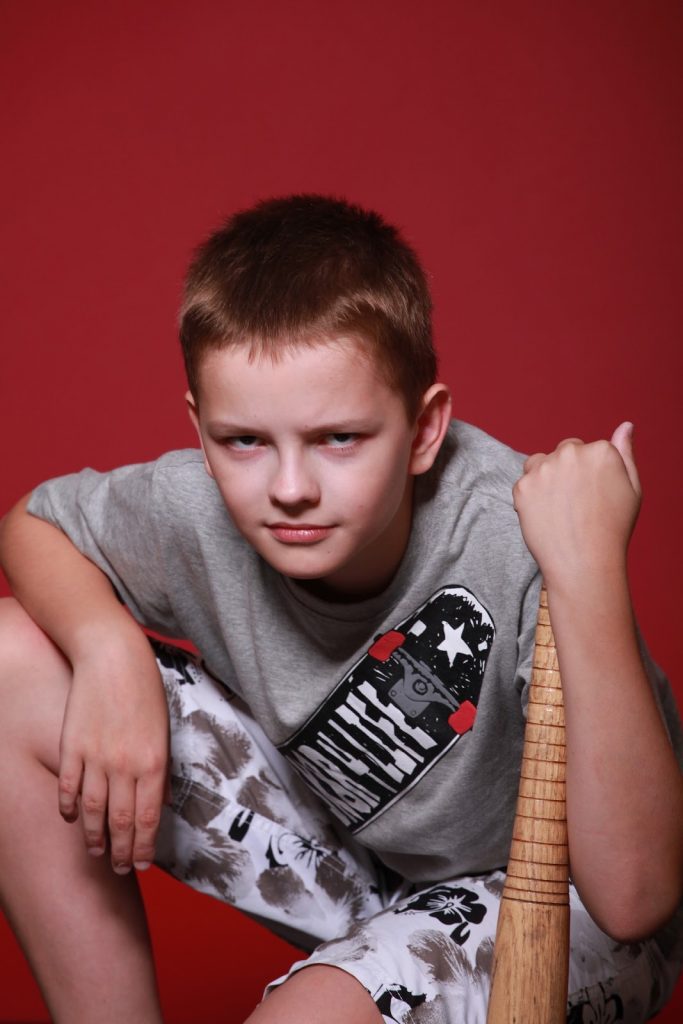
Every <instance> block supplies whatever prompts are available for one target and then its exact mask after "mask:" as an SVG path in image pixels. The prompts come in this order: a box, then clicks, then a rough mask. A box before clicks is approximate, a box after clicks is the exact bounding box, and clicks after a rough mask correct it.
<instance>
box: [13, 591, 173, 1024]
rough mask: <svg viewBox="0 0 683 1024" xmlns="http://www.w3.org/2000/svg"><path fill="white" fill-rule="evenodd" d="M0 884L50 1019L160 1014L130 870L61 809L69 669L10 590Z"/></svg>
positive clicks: (150, 1018) (132, 1023) (94, 1023)
mask: <svg viewBox="0 0 683 1024" xmlns="http://www.w3.org/2000/svg"><path fill="white" fill-rule="evenodd" d="M0 650H2V663H1V668H0V702H1V706H2V715H1V716H0V766H1V768H2V778H3V786H2V788H1V789H0V822H1V823H2V833H1V834H0V889H1V896H2V905H3V908H4V909H5V911H6V913H7V916H8V918H9V920H10V922H11V924H12V926H13V928H14V930H15V932H16V934H17V937H18V938H19V941H20V942H21V944H22V946H23V948H24V951H25V953H26V955H27V958H28V960H29V962H30V964H31V967H32V969H33V972H34V974H35V976H36V978H37V980H38V983H39V985H40V987H41V990H42V992H43V995H44V997H45V1000H46V1002H47V1004H48V1007H49V1009H50V1012H51V1014H52V1017H53V1019H54V1020H55V1021H56V1022H60V1021H65V1022H66V1021H75V1020H80V1021H88V1022H89V1024H100V1022H101V1024H105V1022H112V1024H113V1022H114V1021H116V1022H120V1021H123V1020H125V1021H126V1022H127V1024H137V1022H140V1024H142V1022H144V1024H154V1022H157V1021H161V1014H160V1010H159V1004H158V999H157V993H156V983H155V979H154V969H153V962H152V956H151V951H150V947H149V941H148V935H147V926H146V922H145V916H144V911H143V909H142V903H141V900H140V897H139V893H138V889H137V883H136V880H135V877H134V875H132V874H131V875H128V876H124V877H121V876H118V875H115V874H114V872H113V871H112V869H111V866H110V863H109V860H108V858H106V857H101V858H94V857H91V856H90V855H89V854H87V853H86V850H85V846H84V842H83V835H82V831H81V828H80V825H79V824H67V823H66V822H64V821H63V820H62V818H61V817H60V815H59V813H58V810H57V772H58V751H59V738H60V732H61V726H62V718H63V714H64V705H65V701H66V696H67V692H68V687H69V684H70V679H71V676H70V669H69V666H68V664H67V662H66V661H65V660H64V659H63V657H62V656H61V654H60V653H59V651H58V650H57V649H56V648H55V647H54V646H53V645H52V643H51V642H50V641H49V640H48V639H47V638H46V637H45V635H44V634H43V633H42V632H41V630H39V629H38V627H37V626H35V624H34V623H33V622H32V621H31V619H30V618H29V617H28V616H27V615H26V613H25V612H24V611H23V610H22V609H21V607H20V606H19V605H18V604H17V603H16V602H15V601H13V600H11V599H7V600H3V601H0Z"/></svg>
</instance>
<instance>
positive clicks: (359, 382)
mask: <svg viewBox="0 0 683 1024" xmlns="http://www.w3.org/2000/svg"><path fill="white" fill-rule="evenodd" d="M198 383H199V390H200V395H199V397H200V399H201V398H206V399H209V400H211V399H218V398H224V399H228V398H232V399H247V398H248V397H249V396H250V395H252V394H254V395H256V394H260V395H262V394H263V393H264V392H269V391H274V392H275V393H280V392H281V390H282V388H287V389H288V390H289V392H290V394H289V396H288V397H290V398H293V397H294V393H306V394H309V393H310V391H311V390H312V389H313V391H315V389H318V390H320V391H323V390H324V391H325V392H327V393H328V397H329V393H331V394H333V395H335V397H338V398H339V399H340V400H342V399H344V400H346V402H349V401H351V402H352V400H353V399H361V398H362V397H365V396H369V395H371V394H373V393H374V392H375V391H376V389H377V388H378V387H379V388H387V387H388V386H387V382H386V377H385V375H384V374H382V372H381V367H380V366H379V365H378V363H377V360H376V358H375V355H374V352H373V350H372V347H371V346H370V345H369V344H367V343H366V342H363V341H362V340H361V339H357V338H354V337H345V336H341V335H340V336H334V337H327V338H318V337H316V338H311V339H305V340H304V341H296V342H287V343H283V344H281V345H279V346H278V347H277V348H273V347H270V346H269V347H267V348H266V346H264V345H262V344H259V343H258V342H252V343H249V342H243V343H240V344H237V345H229V346H226V347H223V348H214V349H210V350H209V351H207V352H205V353H204V355H203V358H202V360H201V363H200V366H199V373H198ZM392 390H393V389H392ZM309 397H313V396H311V395H310V394H309ZM321 397H322V395H321Z"/></svg>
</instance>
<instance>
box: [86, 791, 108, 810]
mask: <svg viewBox="0 0 683 1024" xmlns="http://www.w3.org/2000/svg"><path fill="white" fill-rule="evenodd" d="M81 803H82V806H83V811H84V812H85V814H103V813H104V800H103V799H102V798H101V797H99V796H91V795H90V794H89V793H85V794H84V795H83V799H82V801H81Z"/></svg>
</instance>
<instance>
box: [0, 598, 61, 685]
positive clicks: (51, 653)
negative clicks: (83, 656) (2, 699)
mask: <svg viewBox="0 0 683 1024" xmlns="http://www.w3.org/2000/svg"><path fill="white" fill-rule="evenodd" d="M0 651H2V662H1V668H0V676H2V677H5V678H6V677H7V675H8V674H9V675H14V673H15V672H16V671H17V670H19V671H21V672H24V673H26V672H27V671H30V669H31V668H34V667H35V668H39V667H41V668H44V667H45V666H46V663H48V664H50V666H51V667H53V668H54V669H59V670H63V669H64V668H65V667H66V663H65V662H64V659H63V657H62V655H61V654H60V652H59V651H58V650H57V648H56V647H55V646H54V644H53V643H52V641H51V640H49V639H48V637H47V636H46V635H45V633H43V631H42V629H40V627H39V626H37V625H36V624H35V622H34V621H33V619H32V618H31V617H30V615H28V613H27V612H25V611H24V609H23V608H22V606H21V605H20V604H19V602H18V601H17V600H16V599H15V598H13V597H6V598H2V599H0Z"/></svg>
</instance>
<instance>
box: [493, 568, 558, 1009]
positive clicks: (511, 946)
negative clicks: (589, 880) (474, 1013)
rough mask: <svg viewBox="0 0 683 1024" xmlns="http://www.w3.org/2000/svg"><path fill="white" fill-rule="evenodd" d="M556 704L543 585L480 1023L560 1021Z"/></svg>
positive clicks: (554, 668)
mask: <svg viewBox="0 0 683 1024" xmlns="http://www.w3.org/2000/svg"><path fill="white" fill-rule="evenodd" d="M566 760H567V757H566V745H565V732H564V703H563V700H562V686H561V682H560V673H559V668H558V663H557V652H556V650H555V639H554V637H553V631H552V628H551V625H550V616H549V614H548V599H547V595H546V591H545V587H544V588H543V589H542V590H541V600H540V607H539V612H538V622H537V625H536V640H535V646H534V660H533V670H532V676H531V687H530V691H529V707H528V713H527V723H526V729H525V733H524V751H523V754H522V770H521V778H520V785H519V795H518V797H517V811H516V815H515V823H514V826H513V830H512V846H511V848H510V859H509V862H508V873H507V879H506V882H505V888H504V889H503V896H502V899H501V903H500V915H499V918H498V929H497V931H496V943H495V947H494V953H493V973H492V978H491V994H490V997H489V1007H488V1016H487V1024H564V1022H565V1021H566V1014H567V982H568V972H569V856H568V846H567V815H566V808H565V795H566V793H565V790H566V782H565V779H566Z"/></svg>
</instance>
